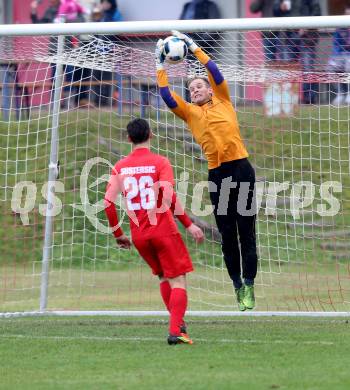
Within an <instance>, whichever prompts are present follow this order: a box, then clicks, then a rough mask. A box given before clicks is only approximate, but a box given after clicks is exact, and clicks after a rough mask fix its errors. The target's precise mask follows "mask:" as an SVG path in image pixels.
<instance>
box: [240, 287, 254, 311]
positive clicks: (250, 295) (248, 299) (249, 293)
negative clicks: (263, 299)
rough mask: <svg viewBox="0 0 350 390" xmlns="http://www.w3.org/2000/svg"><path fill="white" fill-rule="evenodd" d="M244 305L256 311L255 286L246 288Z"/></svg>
mask: <svg viewBox="0 0 350 390" xmlns="http://www.w3.org/2000/svg"><path fill="white" fill-rule="evenodd" d="M243 304H244V306H245V307H246V308H247V309H249V310H251V309H254V306H255V296H254V286H245V288H244V298H243Z"/></svg>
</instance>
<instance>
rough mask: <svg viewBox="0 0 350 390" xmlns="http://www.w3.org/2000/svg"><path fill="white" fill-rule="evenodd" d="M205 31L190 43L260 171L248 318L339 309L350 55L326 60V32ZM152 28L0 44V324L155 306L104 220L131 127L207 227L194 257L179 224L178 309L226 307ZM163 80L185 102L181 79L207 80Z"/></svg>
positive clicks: (193, 156) (196, 161)
mask: <svg viewBox="0 0 350 390" xmlns="http://www.w3.org/2000/svg"><path fill="white" fill-rule="evenodd" d="M334 20H335V19H334V18H333V21H334ZM217 22H218V26H217V27H216V29H214V28H213V27H210V26H212V25H209V27H210V28H209V27H208V29H207V31H206V32H203V31H202V32H197V33H196V32H193V33H192V36H193V38H194V40H195V41H197V42H198V43H199V44H200V45H201V46H202V47H204V50H206V51H207V52H208V53H209V54H210V56H211V57H212V59H213V60H214V61H215V62H216V63H217V64H218V66H219V68H220V70H221V72H222V73H223V75H224V77H225V78H226V79H227V80H228V82H229V86H230V91H231V97H232V103H233V104H234V106H235V109H236V111H237V114H238V120H239V124H240V130H241V134H242V136H243V138H244V140H245V143H246V146H247V149H248V152H249V154H250V157H249V158H250V161H251V162H252V164H253V166H254V168H255V170H256V174H257V179H258V181H257V206H258V214H257V226H256V228H257V231H256V236H257V244H258V254H259V265H258V275H257V278H256V299H257V310H258V311H262V312H271V311H273V312H295V313H298V312H310V313H312V312H325V313H328V312H335V313H340V312H348V311H349V301H350V273H349V269H350V268H349V255H350V243H349V237H350V212H349V211H350V172H349V170H350V160H349V148H350V128H349V119H350V109H349V107H350V89H349V82H350V78H349V69H350V68H349V64H350V51H349V52H348V53H349V54H347V52H346V50H348V49H347V48H345V47H344V52H342V53H341V55H340V56H339V58H335V57H332V50H333V47H334V44H335V43H334V40H335V38H334V37H335V29H334V28H328V29H323V30H320V29H318V28H317V26H315V25H313V26H311V27H313V29H312V30H308V29H305V26H304V28H303V29H304V30H306V33H305V35H304V37H300V36H299V35H298V33H297V30H288V31H278V29H277V28H276V31H273V32H272V31H264V32H263V33H262V32H261V31H258V30H257V29H256V28H255V29H254V28H251V29H249V21H248V20H247V21H246V23H247V24H246V26H247V27H246V28H245V29H244V31H243V30H239V31H238V30H237V29H235V24H234V23H233V22H234V21H232V28H229V27H227V23H226V22H225V23H226V24H225V26H226V27H225V28H220V22H219V21H217ZM126 25H128V24H127V23H122V24H120V26H126ZM155 25H156V26H155V28H154V31H153V32H149V29H148V30H147V32H146V29H145V30H144V32H142V28H141V29H140V28H139V27H138V28H135V30H134V31H130V28H128V29H127V30H126V29H125V31H124V32H123V31H122V28H123V27H118V28H119V30H118V31H117V32H118V34H116V31H115V30H112V28H111V30H110V33H109V34H106V33H104V35H99V31H101V30H99V29H96V31H90V32H89V33H86V34H83V32H84V31H85V30H83V29H82V31H81V33H80V34H78V33H77V34H75V35H74V36H73V35H69V31H71V30H70V28H71V27H70V26H69V25H65V27H66V33H65V34H64V35H65V36H64V37H63V36H60V37H58V36H56V35H55V34H52V35H50V36H40V35H38V34H36V35H35V33H34V27H33V35H32V36H28V33H27V34H26V35H27V36H21V34H20V31H19V32H18V33H17V34H16V35H17V36H14V37H5V36H2V37H0V58H1V60H0V75H1V78H0V88H1V89H0V95H1V96H0V98H1V107H2V108H1V115H0V140H1V142H0V207H1V209H0V213H1V227H0V229H1V234H0V240H1V256H0V312H2V313H6V312H30V311H38V310H39V308H41V309H42V310H44V309H45V310H48V311H69V310H77V311H101V312H103V311H105V310H116V311H133V310H135V311H136V310H147V311H159V310H164V307H163V304H162V302H161V299H160V296H159V292H158V286H157V280H156V278H155V277H154V276H152V275H151V273H150V270H149V269H148V267H147V266H146V265H145V263H144V262H143V261H142V260H141V258H140V256H139V255H138V254H137V252H136V250H134V249H132V250H131V251H124V250H120V249H118V248H117V246H116V243H115V239H114V237H113V235H112V234H111V233H110V231H109V229H108V227H107V226H108V224H107V221H106V217H105V214H104V210H103V208H104V205H103V197H104V193H105V187H106V181H107V180H108V176H109V173H110V170H111V167H112V166H113V165H114V164H115V162H116V161H118V160H119V159H120V158H122V157H123V156H126V155H127V154H128V153H129V152H130V145H129V144H128V142H127V139H126V134H125V133H126V132H125V128H126V124H127V123H128V122H129V121H130V120H131V119H134V118H136V117H143V118H145V119H147V120H148V121H149V122H150V124H151V127H152V130H153V132H154V134H155V137H154V138H153V140H152V150H153V151H155V152H157V153H160V154H162V155H164V156H166V157H168V158H169V159H170V161H171V163H172V165H173V167H174V173H175V179H176V189H177V193H178V195H179V197H180V199H181V200H182V203H183V205H184V206H185V207H186V209H187V210H188V212H189V213H190V215H191V217H192V218H193V220H194V221H195V222H196V223H197V224H199V225H200V226H201V227H202V228H203V229H204V231H205V242H204V244H203V245H196V244H195V243H194V242H193V241H192V240H191V238H190V237H186V234H185V232H184V231H183V230H182V228H181V226H180V227H179V228H180V230H181V232H182V234H183V235H184V237H185V239H186V243H187V245H188V248H189V250H190V253H191V257H192V260H193V262H194V265H195V272H193V273H192V274H190V275H189V282H188V284H189V309H190V310H195V311H197V310H201V311H215V312H216V311H222V312H230V311H236V310H237V306H236V303H235V299H234V296H233V287H232V282H231V280H230V279H229V277H228V274H227V271H226V268H225V265H224V263H223V259H222V254H221V247H220V235H219V233H218V231H217V228H216V225H215V221H214V218H213V215H212V214H211V213H210V210H209V211H208V207H209V205H210V200H209V195H208V189H207V163H206V161H205V158H204V156H203V154H202V152H201V149H200V147H199V146H198V145H197V144H196V143H195V142H194V140H193V138H192V136H191V133H190V132H189V130H188V129H187V127H186V125H185V124H184V123H183V122H182V121H181V120H179V119H177V118H176V117H175V116H174V114H173V113H171V112H170V111H169V110H168V109H167V107H166V106H165V105H164V103H163V102H162V100H161V98H160V95H159V92H158V90H157V87H156V79H155V64H154V54H153V52H154V48H155V44H156V41H157V40H158V39H159V38H164V37H165V36H167V35H169V32H159V31H161V30H163V31H164V27H162V28H159V29H158V30H157V28H156V27H157V26H158V25H157V24H156V23H155ZM84 26H86V25H84ZM194 26H196V24H195V23H194ZM201 26H202V29H203V25H201ZM334 26H335V25H334V24H333V25H332V24H331V23H330V26H329V27H334ZM3 27H4V28H5V27H6V26H3ZM158 27H159V26H158ZM170 27H172V28H177V29H180V30H182V31H184V32H186V31H189V28H188V29H185V28H184V27H183V24H181V22H176V21H174V22H171V26H170V24H169V30H170ZM293 27H295V26H293ZM343 27H344V28H345V27H347V26H346V25H343ZM349 27H350V26H349ZM47 28H48V29H50V28H55V26H47ZM300 29H301V26H300ZM214 30H215V31H214ZM1 31H2V34H3V31H4V29H3V30H1ZM126 31H127V32H126ZM344 31H345V30H344ZM263 43H264V44H265V45H264V44H263ZM332 61H333V62H332ZM167 70H168V75H169V81H170V84H171V88H173V89H174V90H176V91H177V92H178V93H179V94H181V95H182V96H184V97H185V96H186V94H187V93H188V92H187V90H186V80H187V79H188V77H191V76H193V75H201V74H205V69H204V68H203V67H202V66H201V65H199V64H198V61H196V60H195V59H194V58H192V57H190V56H188V57H187V58H186V60H185V61H183V62H182V63H180V64H178V65H168V66H167ZM57 162H58V163H57ZM48 199H49V202H48ZM118 209H119V215H121V216H125V210H124V206H123V203H122V202H121V201H120V202H119V203H118ZM123 229H125V231H126V232H128V221H127V218H124V222H123ZM43 262H44V265H43Z"/></svg>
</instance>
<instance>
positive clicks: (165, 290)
mask: <svg viewBox="0 0 350 390" xmlns="http://www.w3.org/2000/svg"><path fill="white" fill-rule="evenodd" d="M159 289H160V295H161V296H162V298H163V302H164V305H165V306H166V308H167V309H168V311H169V312H170V309H169V301H170V295H171V287H170V283H169V282H168V281H167V280H164V282H161V283H160V284H159Z"/></svg>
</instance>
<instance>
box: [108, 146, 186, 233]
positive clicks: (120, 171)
mask: <svg viewBox="0 0 350 390" xmlns="http://www.w3.org/2000/svg"><path fill="white" fill-rule="evenodd" d="M173 186H174V175H173V170H172V167H171V165H170V162H169V160H168V159H167V158H165V157H163V156H160V155H158V154H155V153H152V152H151V151H150V150H149V149H148V148H137V149H135V150H134V151H133V152H132V153H130V154H129V155H128V156H127V157H125V158H123V159H122V160H120V161H118V162H117V163H116V165H115V166H114V169H113V172H112V175H111V178H110V180H109V183H108V186H107V191H106V195H105V205H106V209H105V210H106V214H107V217H108V220H109V224H110V226H111V227H112V228H115V227H116V226H117V225H118V216H117V212H116V208H115V204H114V202H115V199H116V195H117V193H120V192H122V193H123V195H124V197H125V199H126V208H127V212H128V216H129V219H130V228H131V235H132V238H133V239H138V238H142V239H150V238H156V237H161V236H168V235H172V234H176V233H178V228H177V225H176V222H175V220H174V216H173V212H174V210H175V206H176V216H177V217H178V219H179V220H180V222H181V223H182V224H183V225H184V226H185V227H189V226H190V225H191V224H192V221H191V220H190V218H189V217H188V216H187V214H186V213H185V212H184V211H183V209H182V208H181V207H180V205H179V204H178V203H177V202H176V195H175V192H174V191H173ZM113 233H114V235H115V236H116V237H119V236H121V235H122V234H123V232H122V230H121V229H120V228H117V229H116V230H115V231H114V232H113Z"/></svg>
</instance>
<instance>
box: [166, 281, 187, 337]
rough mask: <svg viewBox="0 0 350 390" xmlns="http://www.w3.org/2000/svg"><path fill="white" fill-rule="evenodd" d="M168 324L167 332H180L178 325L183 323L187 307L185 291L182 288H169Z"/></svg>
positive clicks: (175, 333) (177, 333)
mask: <svg viewBox="0 0 350 390" xmlns="http://www.w3.org/2000/svg"><path fill="white" fill-rule="evenodd" d="M169 308H170V326H169V333H170V334H171V335H174V336H177V335H179V334H180V326H181V325H182V324H183V322H184V320H183V318H184V316H185V312H186V309H187V292H186V290H185V289H183V288H173V289H172V290H171V295H170V301H169Z"/></svg>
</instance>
